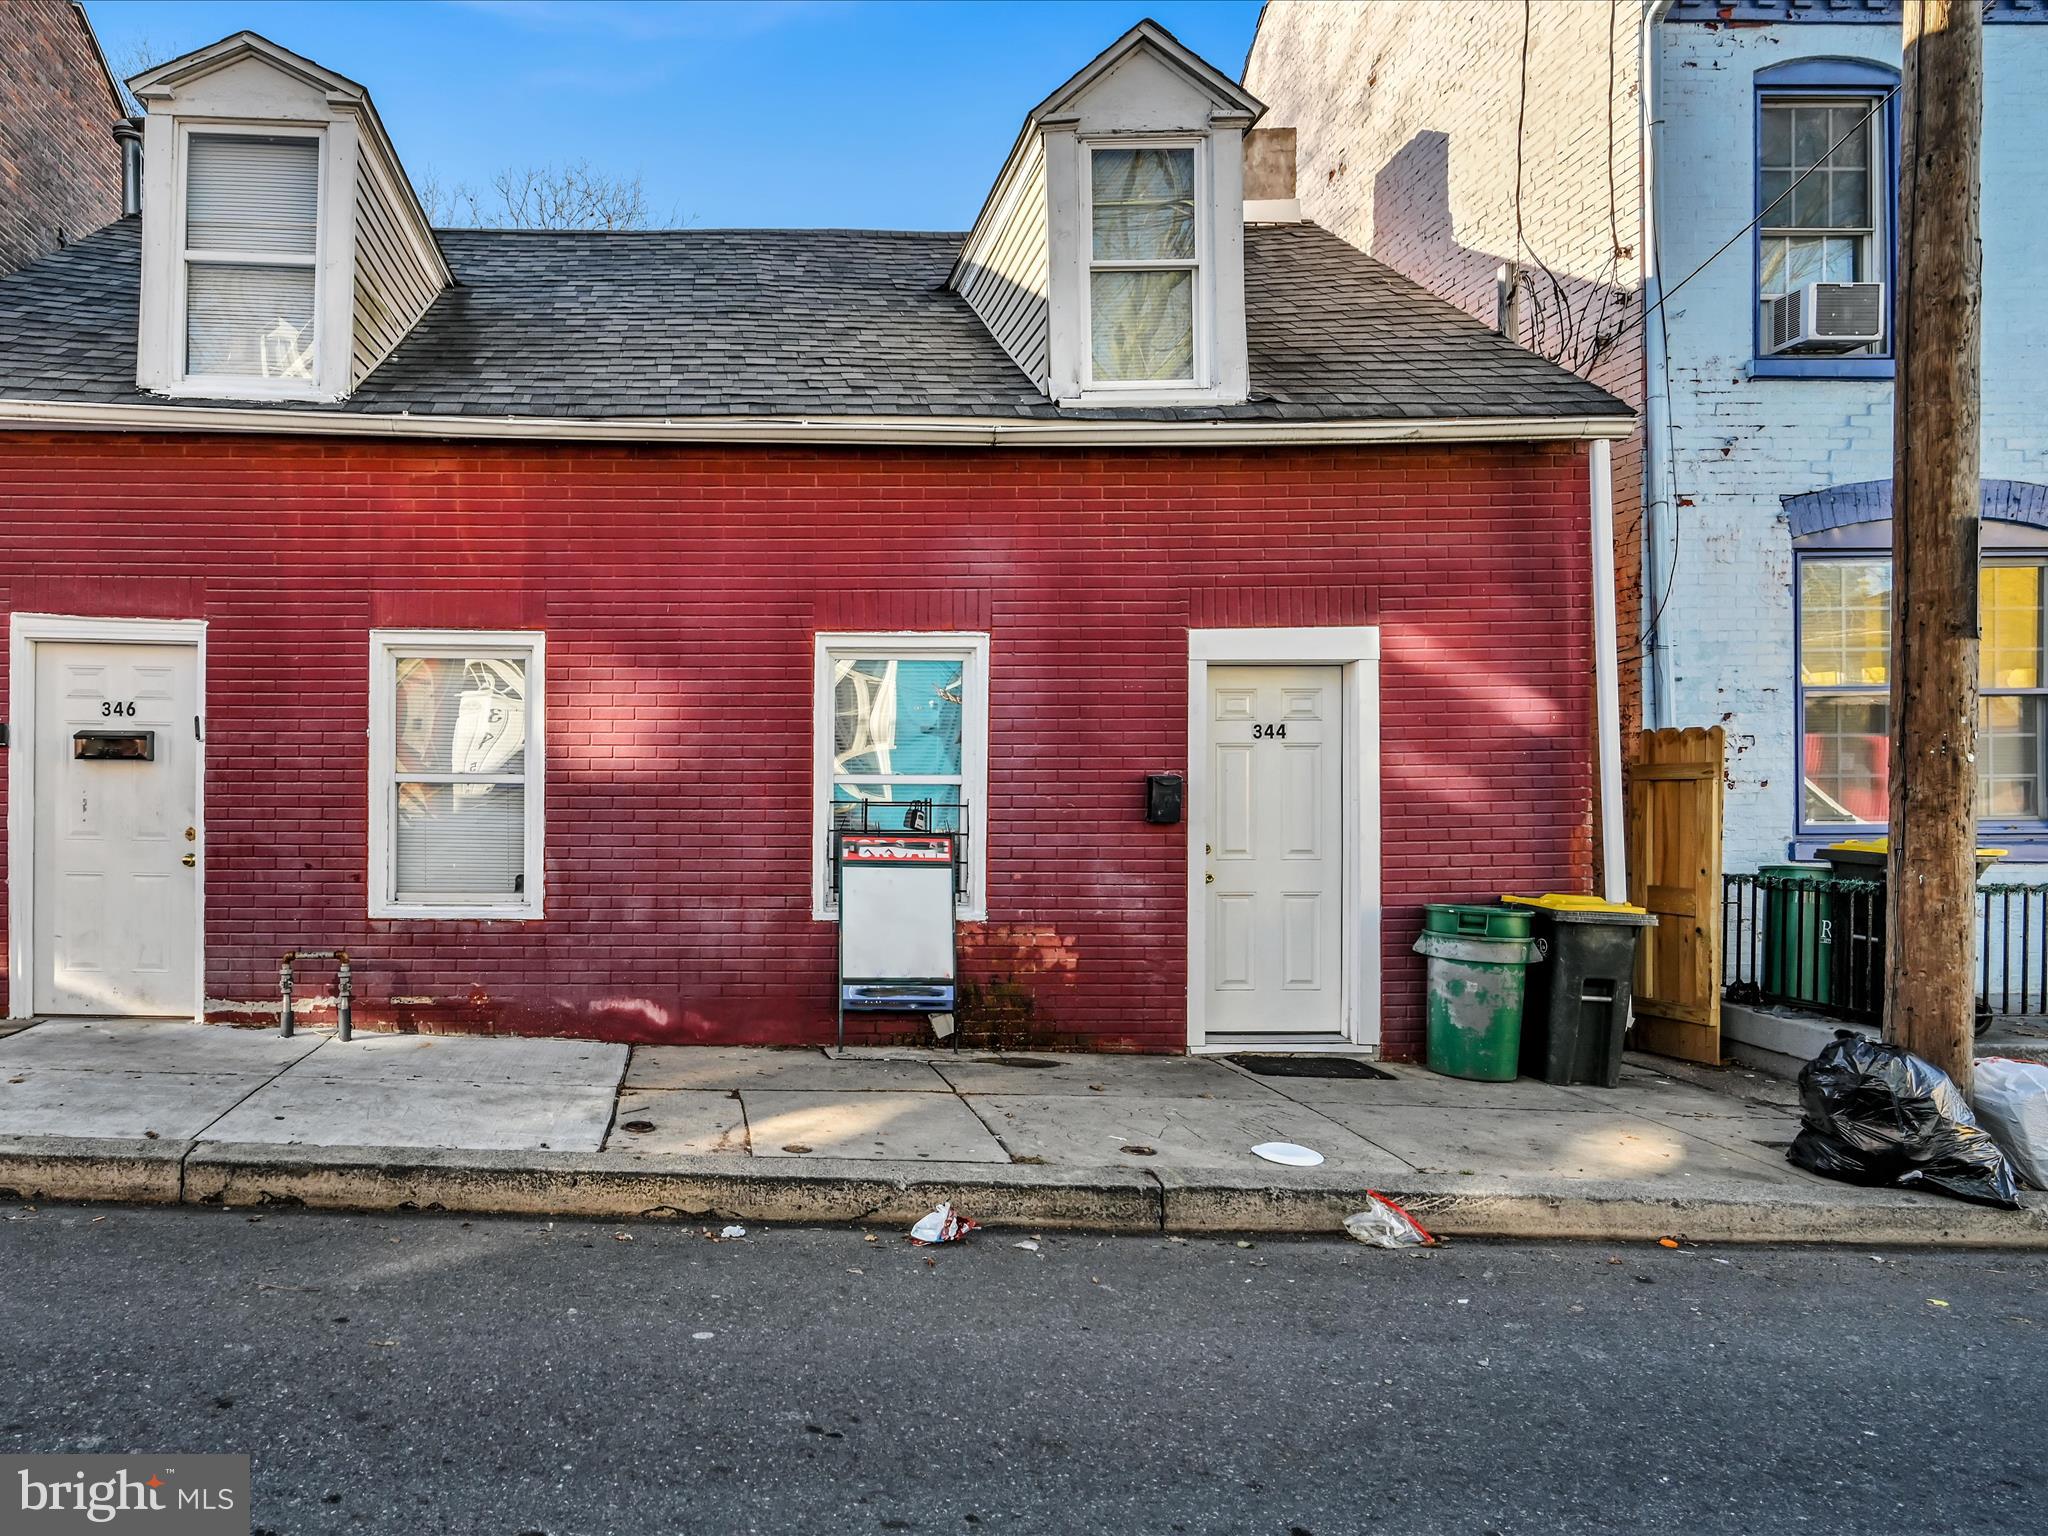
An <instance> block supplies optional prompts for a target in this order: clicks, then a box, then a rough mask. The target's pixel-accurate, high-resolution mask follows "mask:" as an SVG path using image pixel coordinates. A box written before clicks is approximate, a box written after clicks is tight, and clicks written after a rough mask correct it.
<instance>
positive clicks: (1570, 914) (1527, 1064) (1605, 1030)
mask: <svg viewBox="0 0 2048 1536" xmlns="http://www.w3.org/2000/svg"><path fill="white" fill-rule="evenodd" d="M1501 901H1502V902H1503V903H1504V904H1506V905H1507V906H1510V907H1513V908H1516V909H1519V910H1523V911H1526V912H1528V913H1529V915H1530V917H1531V919H1532V921H1533V924H1534V926H1533V928H1532V930H1531V933H1532V937H1533V938H1534V940H1535V950H1536V953H1535V957H1534V958H1533V960H1532V961H1531V963H1530V966H1529V979H1528V993H1529V996H1528V1003H1527V1006H1526V1007H1525V1008H1524V1009H1523V1011H1522V1053H1521V1064H1522V1073H1523V1075H1524V1076H1526V1077H1540V1078H1542V1079H1543V1081H1545V1082H1546V1083H1585V1084H1588V1085H1590V1086H1592V1087H1595V1088H1613V1087H1616V1086H1618V1085H1619V1084H1620V1082H1621V1050H1622V1040H1623V1037H1624V1036H1625V1035H1626V1034H1627V1033H1628V1025H1629V1017H1630V1015H1631V1013H1632V1012H1633V1010H1634V1007H1635V975H1636V943H1637V941H1638V940H1639V939H1640V938H1641V936H1642V932H1643V930H1644V929H1645V928H1654V927H1656V926H1657V919H1656V918H1655V917H1653V916H1651V915H1650V914H1649V913H1648V912H1646V911H1645V910H1644V909H1643V908H1641V907H1634V906H1630V905H1629V904H1628V903H1627V902H1623V901H1603V900H1601V899H1600V898H1599V897H1598V896H1585V895H1579V894H1577V893H1574V892H1560V891H1552V892H1549V893H1547V894H1545V895H1542V896H1503V897H1502V898H1501Z"/></svg>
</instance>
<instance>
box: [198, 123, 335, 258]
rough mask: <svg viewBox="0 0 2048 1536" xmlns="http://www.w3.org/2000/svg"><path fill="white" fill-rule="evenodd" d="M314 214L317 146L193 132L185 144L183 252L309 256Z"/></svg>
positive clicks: (317, 192) (313, 142) (317, 194)
mask: <svg viewBox="0 0 2048 1536" xmlns="http://www.w3.org/2000/svg"><path fill="white" fill-rule="evenodd" d="M319 213H320V144H319V141H318V140H315V139H270V138H252V137H243V136H240V135H229V134H218V133H198V134H194V135H193V136H192V138H191V139H190V141H189V142H188V144H187V157H186V165H185V246H186V249H188V250H193V251H233V252H236V253H238V254H244V255H256V254H260V253H265V252H273V251H274V252H278V253H280V254H285V255H294V256H311V255H312V254H313V243H314V234H315V231H316V230H317V229H318V227H319Z"/></svg>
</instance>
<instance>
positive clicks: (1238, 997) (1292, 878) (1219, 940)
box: [1202, 666, 1344, 1038]
mask: <svg viewBox="0 0 2048 1536" xmlns="http://www.w3.org/2000/svg"><path fill="white" fill-rule="evenodd" d="M1208 670H1209V711H1208V716H1209V743H1208V753H1209V763H1208V770H1209V771H1208V779H1209V800H1210V803H1209V805H1208V806H1207V807H1206V810H1207V815H1208V826H1207V837H1208V839H1209V841H1208V844H1207V846H1206V847H1205V848H1204V849H1203V850H1202V854H1203V861H1204V866H1205V869H1204V886H1203V889H1204V892H1205V893H1206V897H1207V913H1208V916H1207V922H1208V930H1207V934H1206V942H1205V945H1204V948H1205V950H1206V953H1207V960H1208V972H1209V975H1208V987H1209V993H1208V998H1207V1005H1206V1007H1205V1009H1204V1019H1205V1032H1206V1033H1207V1034H1208V1035H1209V1036H1210V1037H1212V1038H1213V1037H1215V1036H1218V1035H1254V1034H1278V1035H1299V1036H1316V1035H1321V1036H1334V1035H1338V1034H1341V1033H1342V1032H1343V1029H1344V987H1343V981H1342V978H1343V975H1344V886H1343V869H1342V863H1343V858H1342V854H1343V847H1344V796H1343V783H1344V772H1343V746H1342V743H1343V721H1342V713H1343V686H1342V684H1343V668H1342V667H1334V666H1302V667H1296V666H1211V667H1210V668H1209V669H1208Z"/></svg>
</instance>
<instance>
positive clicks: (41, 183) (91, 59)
mask: <svg viewBox="0 0 2048 1536" xmlns="http://www.w3.org/2000/svg"><path fill="white" fill-rule="evenodd" d="M123 115H124V114H123V110H122V107H121V104H120V102H119V100H118V99H117V98H116V97H115V95H114V92H113V89H112V87H111V86H110V85H109V84H108V82H107V74H106V70H105V69H104V68H102V67H101V64H100V58H99V48H98V45H97V44H96V43H94V41H93V39H92V34H91V32H90V31H88V30H87V28H86V24H85V20H84V18H83V17H81V16H80V15H79V14H78V10H77V8H76V7H75V6H73V5H71V4H70V3H69V0H7V3H6V4H4V5H0V272H12V271H13V270H14V269H15V268H16V267H21V266H26V265H27V264H28V263H29V262H31V261H34V260H35V259H36V258H37V257H38V256H47V255H48V254H49V253H50V252H51V251H54V250H56V249H57V248H58V247H59V246H61V245H64V244H66V243H68V242H70V241H73V240H76V239H78V238H79V237H80V236H82V235H89V234H91V233H92V232H93V231H94V230H96V229H99V228H101V227H102V226H104V225H107V224H111V223H112V222H113V221H114V220H115V219H118V218H119V217H120V216H121V155H120V151H119V149H118V148H117V146H116V145H115V143H114V136H113V127H114V124H115V122H116V121H117V120H118V119H119V118H121V117H122V116H123Z"/></svg>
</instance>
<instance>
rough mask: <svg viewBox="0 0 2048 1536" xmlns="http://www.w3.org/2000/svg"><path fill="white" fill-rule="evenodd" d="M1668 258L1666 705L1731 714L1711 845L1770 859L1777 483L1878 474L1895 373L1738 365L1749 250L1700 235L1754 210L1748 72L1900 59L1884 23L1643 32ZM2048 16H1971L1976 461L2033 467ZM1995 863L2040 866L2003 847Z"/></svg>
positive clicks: (1720, 234)
mask: <svg viewBox="0 0 2048 1536" xmlns="http://www.w3.org/2000/svg"><path fill="white" fill-rule="evenodd" d="M1658 40H1659V43H1660V46H1661V47H1662V49H1663V62H1662V66H1661V74H1662V78H1663V81H1664V101H1663V103H1662V107H1661V111H1660V116H1661V118H1662V119H1663V123H1664V127H1663V129H1662V132H1661V135H1660V154H1661V161H1660V163H1661V165H1662V166H1663V167H1664V171H1665V174H1663V175H1662V176H1661V178H1660V179H1661V185H1662V186H1663V187H1664V189H1665V193H1664V213H1663V220H1664V222H1663V227H1664V230H1665V235H1664V238H1663V242H1662V243H1663V259H1664V265H1665V268H1666V270H1667V271H1668V272H1670V273H1672V274H1674V275H1675V276H1682V275H1684V274H1686V273H1689V272H1692V271H1694V269H1695V268H1698V269H1699V274H1698V276H1696V277H1694V278H1693V279H1692V281H1691V282H1690V283H1688V284H1687V285H1686V287H1685V290H1684V292H1683V293H1681V294H1679V295H1678V296H1677V298H1676V299H1674V300H1673V302H1672V303H1671V305H1670V306H1669V310H1670V313H1669V316H1668V324H1669V332H1670V337H1671V393H1672V410H1671V427H1672V446H1673V464H1672V491H1673V495H1674V497H1675V499H1676V503H1677V505H1676V510H1675V513H1674V521H1675V530H1676V540H1677V548H1678V554H1677V564H1676V571H1675V581H1674V587H1673V591H1672V596H1671V600H1670V602H1669V604H1668V605H1667V607H1666V610H1665V614H1664V620H1663V626H1664V632H1665V636H1666V638H1667V640H1668V642H1669V644H1670V646H1671V650H1672V656H1673V673H1674V694H1675V702H1676V704H1677V707H1678V711H1679V718H1680V719H1681V720H1685V721H1688V722H1698V723H1701V724H1710V725H1711V724H1723V725H1725V726H1726V727H1727V731H1728V797H1727V806H1728V811H1727V822H1726V826H1727V833H1726V845H1725V859H1726V865H1727V868H1728V869H1730V870H1747V869H1754V868H1755V867H1756V866H1757V865H1758V864H1760V863H1768V862H1773V861H1777V860H1782V859H1783V858H1784V857H1785V856H1786V846H1787V843H1788V841H1789V840H1790V839H1791V837H1792V836H1793V832H1794V829H1795V825H1796V815H1797V796H1798V793H1799V784H1800V752H1799V745H1798V740H1797V726H1796V723H1795V714H1796V709H1795V702H1794V680H1795V677H1796V672H1797V666H1796V661H1795V658H1794V654H1793V613H1792V545H1791V536H1790V532H1789V530H1788V529H1787V527H1786V523H1785V513H1784V506H1783V503H1782V501H1781V498H1782V497H1784V496H1787V495H1795V494H1798V493H1801V492H1805V491H1813V490H1820V489H1823V488H1825V487H1828V486H1834V485H1850V484H1855V483H1857V482H1859V481H1864V480H1888V479H1890V478H1891V472H1892V385H1891V382H1890V381H1889V380H1876V379H1827V378H1806V379H1770V378H1765V379H1759V378H1751V377H1750V376H1749V363H1750V354H1751V350H1752V347H1751V342H1752V336H1753V330H1752V327H1753V324H1754V315H1755V311H1754V309H1753V307H1752V306H1753V305H1754V303H1755V291H1756V290H1755V286H1754V275H1753V271H1752V256H1751V248H1750V245H1749V242H1748V241H1740V242H1738V243H1737V245H1736V246H1735V247H1734V248H1733V249H1731V250H1729V251H1728V252H1726V253H1725V254H1723V255H1720V256H1718V257H1716V256H1715V255H1714V251H1715V248H1716V247H1717V246H1719V245H1720V244H1721V243H1722V242H1723V241H1725V240H1726V239H1727V238H1728V237H1729V236H1730V235H1731V234H1734V233H1735V232H1736V231H1738V230H1740V229H1742V228H1743V226H1744V225H1746V224H1747V223H1748V222H1749V221H1750V219H1751V218H1753V217H1754V216H1755V213H1756V209H1755V183H1754V180H1753V175H1754V161H1755V147H1754V143H1753V139H1752V134H1753V129H1752V126H1751V124H1752V122H1753V117H1754V110H1755V81H1754V77H1755V73H1756V71H1757V69H1758V68H1760V67H1761V66H1763V65H1766V64H1779V63H1783V62H1785V61H1786V60H1788V59H1797V58H1801V57H1806V56H1830V57H1848V58H1866V59H1871V60H1874V61H1876V62H1879V63H1883V64H1887V65H1890V66H1891V67H1893V68H1897V67H1898V66H1899V63H1900V39H1899V30H1898V27H1897V26H1896V25H1895V24H1894V25H1891V26H1881V25H1875V26H1848V25H1794V26H1777V27H1763V28H1759V27H1742V28H1726V27H1719V26H1709V25H1682V26H1665V27H1662V28H1660V29H1659V39H1658ZM2044 78H2048V27H2040V26H2026V25H2022V26H1989V27H1986V28H1985V29H1984V154H1983V167H1982V179H1983V207H1982V238H1983V249H1984V268H1983V271H1984V305H1983V313H1984V341H1983V391H1982V396H1983V416H1984V419H1983V432H1982V442H1983V460H1982V462H1983V471H1982V472H1983V474H1984V476H1985V477H1986V478H1987V479H2016V480H2030V481H2048V423H2044V420H2043V417H2042V409H2041V400H2042V390H2041V380H2042V379H2043V378H2044V377H2048V299H2044V297H2043V285H2044V282H2048V244H2044V242H2043V240H2042V237H2041V232H2040V214H2039V209H2038V204H2039V187H2040V184H2041V166H2040V154H2041V148H2040V146H2041V144H2042V142H2043V140H2044V138H2048V91H2044V90H2043V88H2042V83H2041V82H2042V81H2043V79H2044ZM1999 875H2000V878H2004V879H2018V880H2027V879H2041V878H2044V875H2043V872H2042V871H2041V870H2039V869H2032V870H2023V869H2019V868H2017V867H2015V866H2013V865H2011V864H2008V865H2007V866H2005V867H2003V868H2001V870H2000V871H1999Z"/></svg>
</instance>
